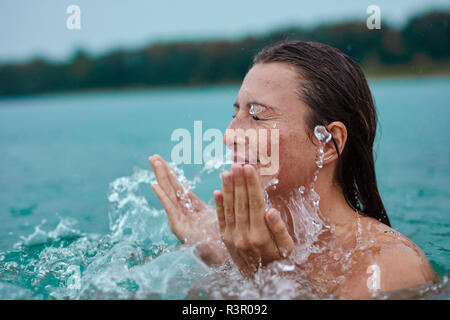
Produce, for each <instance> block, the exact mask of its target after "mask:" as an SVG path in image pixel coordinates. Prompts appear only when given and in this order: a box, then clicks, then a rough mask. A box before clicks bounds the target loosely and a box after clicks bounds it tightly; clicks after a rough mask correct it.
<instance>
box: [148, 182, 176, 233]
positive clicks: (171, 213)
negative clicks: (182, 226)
mask: <svg viewBox="0 0 450 320" xmlns="http://www.w3.org/2000/svg"><path fill="white" fill-rule="evenodd" d="M152 189H153V191H155V193H156V196H157V197H158V199H159V201H161V204H162V205H163V208H164V210H165V211H166V213H167V218H168V219H169V224H170V226H171V229H172V228H173V230H172V231H174V230H175V229H177V227H178V209H177V208H176V207H174V205H173V203H172V201H170V199H169V197H167V195H166V193H165V192H164V191H163V190H162V189H161V187H160V186H159V185H158V184H152Z"/></svg>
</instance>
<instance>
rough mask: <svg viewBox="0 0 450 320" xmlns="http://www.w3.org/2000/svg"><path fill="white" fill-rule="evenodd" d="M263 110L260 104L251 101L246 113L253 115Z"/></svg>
mask: <svg viewBox="0 0 450 320" xmlns="http://www.w3.org/2000/svg"><path fill="white" fill-rule="evenodd" d="M263 110H264V107H262V106H260V105H259V104H253V103H252V104H251V105H250V110H249V112H248V113H250V114H251V115H255V114H258V113H260V112H262V111H263Z"/></svg>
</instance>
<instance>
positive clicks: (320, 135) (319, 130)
mask: <svg viewBox="0 0 450 320" xmlns="http://www.w3.org/2000/svg"><path fill="white" fill-rule="evenodd" d="M314 135H315V136H316V138H317V139H318V140H319V141H320V143H322V144H325V143H327V142H328V141H330V140H331V134H330V133H329V132H328V130H327V129H326V128H325V127H324V126H316V127H315V128H314Z"/></svg>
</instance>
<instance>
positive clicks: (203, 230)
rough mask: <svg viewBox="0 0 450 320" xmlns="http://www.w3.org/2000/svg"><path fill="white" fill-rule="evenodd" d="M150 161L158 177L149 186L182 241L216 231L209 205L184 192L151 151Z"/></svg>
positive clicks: (198, 238) (202, 237)
mask: <svg viewBox="0 0 450 320" xmlns="http://www.w3.org/2000/svg"><path fill="white" fill-rule="evenodd" d="M149 162H150V165H151V166H152V169H153V172H154V173H155V176H156V180H157V181H158V183H156V184H153V185H152V189H153V191H155V193H156V195H157V196H158V199H159V200H160V201H161V204H162V205H163V207H164V210H165V211H166V213H167V217H168V222H169V226H170V229H171V230H172V232H173V233H174V234H175V235H176V236H177V238H178V239H179V240H180V241H181V242H183V243H185V242H189V243H195V242H198V241H202V240H206V238H208V236H210V235H211V234H213V233H214V232H215V231H214V230H213V229H214V224H217V223H215V221H213V220H215V219H211V217H212V215H211V214H210V213H211V212H210V211H211V207H209V206H207V205H206V204H205V203H204V202H203V201H201V200H200V199H199V198H198V197H197V196H196V195H195V194H193V193H192V192H191V191H190V190H188V191H187V192H185V190H184V189H183V186H182V185H181V184H180V183H179V182H178V181H177V180H176V179H175V178H174V176H173V175H172V173H171V172H170V170H169V165H168V164H167V163H166V162H165V161H164V159H163V158H162V157H160V156H159V155H153V156H151V157H149Z"/></svg>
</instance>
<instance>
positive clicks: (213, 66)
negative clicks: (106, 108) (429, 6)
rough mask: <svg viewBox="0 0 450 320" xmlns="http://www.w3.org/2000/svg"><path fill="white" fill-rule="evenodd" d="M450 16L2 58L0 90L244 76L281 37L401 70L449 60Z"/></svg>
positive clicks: (211, 81)
mask: <svg viewBox="0 0 450 320" xmlns="http://www.w3.org/2000/svg"><path fill="white" fill-rule="evenodd" d="M449 24H450V12H429V13H426V14H422V15H418V16H415V17H412V18H411V19H410V20H409V21H408V22H407V23H406V24H405V25H404V26H403V27H402V28H401V29H396V28H393V27H391V26H389V25H386V24H382V28H381V29H380V30H377V29H374V30H369V29H368V28H367V27H366V22H365V21H354V22H346V23H341V24H334V25H320V26H317V27H314V28H310V29H305V28H301V27H292V28H286V29H283V30H276V31H273V32H271V33H268V34H265V35H259V36H249V37H246V38H244V39H241V40H235V41H231V40H216V41H197V42H174V43H156V44H152V45H149V46H147V47H146V48H144V49H140V50H132V51H125V50H116V51H112V52H110V53H108V54H105V55H102V56H99V57H91V56H89V55H88V54H86V53H85V52H83V51H78V52H76V53H75V54H74V56H73V58H72V59H71V60H70V61H69V62H66V63H52V62H50V61H46V60H44V59H35V60H33V61H29V62H27V63H22V64H4V65H1V66H0V95H1V96H11V95H23V94H36V93H44V92H58V91H68V90H86V89H106V88H108V89H109V88H129V87H144V86H169V85H205V84H220V83H235V82H239V81H241V80H242V78H243V76H244V75H245V73H246V72H247V71H248V68H249V65H250V63H251V60H252V57H253V56H254V55H255V54H256V53H257V52H258V51H259V50H260V49H261V48H263V47H264V46H266V45H270V44H273V43H274V42H276V41H279V40H283V39H296V40H305V41H318V42H322V43H326V44H329V45H331V46H333V47H336V48H338V49H340V50H341V51H343V52H344V53H346V54H348V55H349V56H350V57H352V58H353V59H354V60H355V61H357V62H358V63H360V64H361V65H362V66H363V68H364V69H365V70H366V71H367V70H368V71H369V73H370V70H384V71H386V72H387V70H390V69H392V70H395V68H398V66H404V67H405V68H406V70H408V66H412V65H427V66H433V65H438V66H439V65H444V66H446V67H448V66H449V65H450V63H449V60H450V31H449ZM437 69H442V68H437ZM414 70H415V69H414V68H412V69H411V72H414ZM384 71H382V72H384ZM441 71H442V70H441ZM446 71H447V72H448V71H450V68H448V69H447V70H446Z"/></svg>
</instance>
